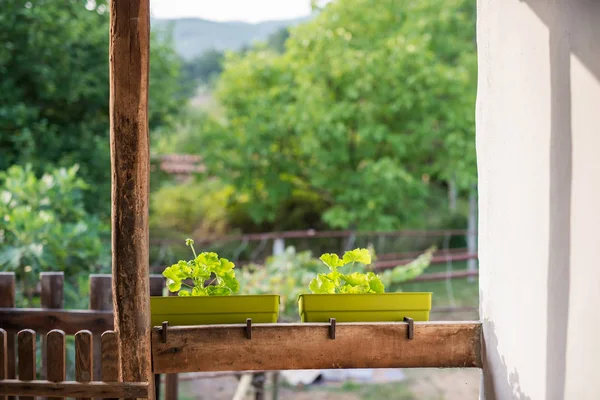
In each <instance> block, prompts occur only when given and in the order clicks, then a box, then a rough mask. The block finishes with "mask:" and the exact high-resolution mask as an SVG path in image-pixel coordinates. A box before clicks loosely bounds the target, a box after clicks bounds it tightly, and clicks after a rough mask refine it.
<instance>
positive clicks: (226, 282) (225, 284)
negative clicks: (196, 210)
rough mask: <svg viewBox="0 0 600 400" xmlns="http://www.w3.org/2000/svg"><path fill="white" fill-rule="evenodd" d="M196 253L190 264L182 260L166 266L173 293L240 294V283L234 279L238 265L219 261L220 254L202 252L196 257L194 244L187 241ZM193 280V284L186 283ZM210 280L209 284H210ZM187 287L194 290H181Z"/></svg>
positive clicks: (168, 286)
mask: <svg viewBox="0 0 600 400" xmlns="http://www.w3.org/2000/svg"><path fill="white" fill-rule="evenodd" d="M185 244H186V246H189V247H190V248H191V249H192V253H194V259H193V260H190V261H179V262H178V263H177V264H173V265H171V266H170V267H167V268H166V269H165V270H164V272H163V276H164V277H165V278H167V288H168V289H169V290H170V291H171V292H179V293H178V295H179V296H227V295H230V294H233V293H237V291H238V290H239V289H240V284H239V282H238V280H237V279H236V277H235V272H234V271H233V269H234V268H235V265H234V264H233V263H232V262H231V261H229V260H227V259H226V258H219V255H218V254H217V253H212V252H203V253H200V255H197V254H196V250H195V249H194V241H193V240H192V239H187V240H186V241H185ZM186 280H191V281H192V282H193V285H189V284H188V283H186V282H185V281H186ZM209 280H210V284H208V285H207V282H208V281H209ZM182 286H185V287H187V288H189V289H191V291H189V290H186V289H182Z"/></svg>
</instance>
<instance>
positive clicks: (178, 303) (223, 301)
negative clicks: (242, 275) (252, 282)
mask: <svg viewBox="0 0 600 400" xmlns="http://www.w3.org/2000/svg"><path fill="white" fill-rule="evenodd" d="M186 245H187V246H189V247H190V248H191V249H192V253H193V254H194V259H193V260H190V261H179V262H178V263H177V264H173V265H171V266H170V267H167V268H166V269H165V270H164V272H163V276H164V277H165V278H167V288H168V289H169V291H170V292H177V293H178V296H167V297H163V296H151V297H150V311H151V320H152V325H154V326H156V325H160V324H161V323H162V322H163V321H168V322H169V324H171V325H209V324H236V323H245V322H246V319H247V318H252V322H254V323H268V322H277V318H278V315H279V296H278V295H236V293H238V291H239V289H240V284H239V282H238V280H237V279H236V277H235V271H234V268H235V265H234V264H233V263H232V262H231V261H229V260H227V259H226V258H220V257H219V256H218V254H216V253H212V252H203V253H200V254H196V251H195V249H194V241H193V240H191V239H187V240H186Z"/></svg>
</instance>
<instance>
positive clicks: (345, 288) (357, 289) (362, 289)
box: [340, 285, 369, 294]
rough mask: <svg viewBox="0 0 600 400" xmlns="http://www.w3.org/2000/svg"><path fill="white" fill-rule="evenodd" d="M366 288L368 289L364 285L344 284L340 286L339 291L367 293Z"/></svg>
mask: <svg viewBox="0 0 600 400" xmlns="http://www.w3.org/2000/svg"><path fill="white" fill-rule="evenodd" d="M368 290H369V289H368V288H366V287H364V286H352V285H344V286H342V287H341V288H340V293H348V294H359V293H368Z"/></svg>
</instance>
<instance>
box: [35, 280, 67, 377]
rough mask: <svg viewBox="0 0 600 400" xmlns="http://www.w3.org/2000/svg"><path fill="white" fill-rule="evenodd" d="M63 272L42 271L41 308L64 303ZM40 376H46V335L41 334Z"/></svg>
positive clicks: (59, 306)
mask: <svg viewBox="0 0 600 400" xmlns="http://www.w3.org/2000/svg"><path fill="white" fill-rule="evenodd" d="M64 279H65V276H64V273H63V272H42V273H40V281H41V286H42V296H41V297H42V298H41V306H42V308H56V309H60V308H63V305H64ZM41 344H42V370H41V371H40V372H41V374H42V378H46V372H47V368H46V365H47V356H46V350H47V346H46V336H45V335H42V343H41Z"/></svg>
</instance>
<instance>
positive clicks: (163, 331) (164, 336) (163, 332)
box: [160, 321, 169, 343]
mask: <svg viewBox="0 0 600 400" xmlns="http://www.w3.org/2000/svg"><path fill="white" fill-rule="evenodd" d="M168 328H169V321H163V323H162V328H161V330H160V334H161V337H162V342H163V343H167V330H168Z"/></svg>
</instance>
